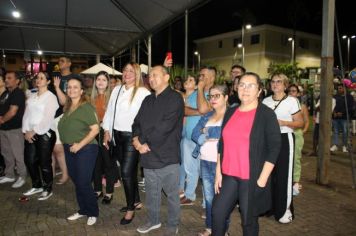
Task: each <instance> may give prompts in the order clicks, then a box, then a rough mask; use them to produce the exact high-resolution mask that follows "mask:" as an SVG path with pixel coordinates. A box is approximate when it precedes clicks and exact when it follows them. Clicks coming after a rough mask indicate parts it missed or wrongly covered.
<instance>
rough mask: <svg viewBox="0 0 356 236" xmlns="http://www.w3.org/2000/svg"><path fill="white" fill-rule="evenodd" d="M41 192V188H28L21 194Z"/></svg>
mask: <svg viewBox="0 0 356 236" xmlns="http://www.w3.org/2000/svg"><path fill="white" fill-rule="evenodd" d="M41 192H43V188H31V189H30V190H28V191H27V192H24V193H23V195H25V196H31V195H33V194H36V193H41Z"/></svg>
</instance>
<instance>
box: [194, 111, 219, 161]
mask: <svg viewBox="0 0 356 236" xmlns="http://www.w3.org/2000/svg"><path fill="white" fill-rule="evenodd" d="M213 114H214V111H211V112H208V113H207V114H205V115H203V116H202V117H201V118H200V120H199V122H198V124H197V125H196V126H195V128H194V129H193V133H192V140H193V141H194V142H195V143H196V144H197V145H196V146H195V148H194V151H193V153H192V156H193V157H194V158H197V157H199V154H200V147H201V146H202V145H203V144H204V143H205V142H206V140H208V139H219V138H220V134H221V126H209V127H206V128H207V131H206V132H204V133H203V132H202V130H203V129H204V128H205V125H206V123H208V120H209V118H210V117H211V116H212V115H213Z"/></svg>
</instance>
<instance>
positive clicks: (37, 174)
mask: <svg viewBox="0 0 356 236" xmlns="http://www.w3.org/2000/svg"><path fill="white" fill-rule="evenodd" d="M34 138H35V141H34V142H33V143H29V142H28V141H26V140H25V164H26V167H27V169H28V172H29V173H30V176H31V180H32V187H33V188H41V187H43V189H44V191H48V192H51V191H52V184H53V171H52V151H53V147H54V144H55V142H56V133H55V132H54V131H53V130H50V131H48V132H47V134H43V135H35V136H34ZM41 176H42V179H41Z"/></svg>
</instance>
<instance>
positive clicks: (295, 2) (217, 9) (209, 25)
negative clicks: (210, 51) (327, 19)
mask: <svg viewBox="0 0 356 236" xmlns="http://www.w3.org/2000/svg"><path fill="white" fill-rule="evenodd" d="M322 2H323V1H322V0H289V1H285V0H269V1H267V0H248V1H242V0H211V1H210V2H208V3H207V4H205V5H204V6H202V7H200V8H198V9H196V10H194V11H193V12H191V13H190V15H189V39H190V43H189V53H190V54H189V55H192V52H193V51H194V44H193V43H192V41H193V40H194V39H198V38H202V37H207V36H210V35H215V34H220V33H224V32H229V31H234V30H238V29H240V28H241V25H242V23H243V21H242V19H245V22H249V23H252V24H253V25H261V24H272V25H277V26H281V27H286V28H293V25H294V24H293V22H295V24H296V28H297V30H301V31H305V32H310V33H316V34H320V35H321V31H322ZM335 2H336V14H337V19H338V25H339V32H340V35H343V34H349V35H351V34H356V16H355V14H354V13H353V12H352V11H355V10H354V9H355V8H354V7H353V6H351V5H350V4H347V5H345V3H346V1H342V0H336V1H335ZM347 2H352V1H347ZM294 15H295V16H296V17H294V19H296V21H293V17H292V16H294ZM170 31H171V34H172V41H171V45H172V48H171V51H172V52H173V58H174V62H175V63H176V64H181V65H182V64H183V63H184V59H183V57H184V19H183V18H182V19H180V20H178V21H177V22H175V23H174V24H172V25H171V29H169V28H166V29H163V30H162V31H160V32H158V33H156V34H154V36H153V38H152V46H153V63H154V64H155V63H161V61H162V59H161V58H164V55H165V52H166V51H168V50H169V43H168V34H169V32H170ZM335 35H336V31H335ZM336 43H337V42H336V38H335V45H337V44H336ZM341 45H342V49H341V50H342V55H343V57H344V59H343V61H344V63H346V51H347V50H346V40H342V41H341ZM338 54H339V52H338V48H337V47H336V46H335V49H334V55H335V56H334V57H335V65H338V64H339V59H338ZM188 58H189V60H190V61H189V63H191V58H192V56H188ZM350 59H351V62H350V67H352V68H353V67H356V39H354V40H351V46H350Z"/></svg>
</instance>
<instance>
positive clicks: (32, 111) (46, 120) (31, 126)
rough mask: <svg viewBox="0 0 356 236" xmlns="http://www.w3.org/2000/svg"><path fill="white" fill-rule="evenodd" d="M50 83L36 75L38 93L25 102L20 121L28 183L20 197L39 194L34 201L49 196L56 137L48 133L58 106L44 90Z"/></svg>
mask: <svg viewBox="0 0 356 236" xmlns="http://www.w3.org/2000/svg"><path fill="white" fill-rule="evenodd" d="M50 82H51V80H50V78H49V77H48V75H47V74H45V73H44V72H40V73H38V75H37V77H36V86H37V88H38V92H36V93H34V94H32V95H31V96H30V97H29V98H28V99H27V101H26V109H25V113H24V116H23V120H22V132H23V133H24V134H25V164H26V166H27V168H28V171H29V173H30V176H31V180H32V188H31V189H30V190H28V191H27V192H25V193H24V195H25V196H30V195H33V194H36V193H40V192H42V194H41V195H40V197H39V198H38V200H46V199H48V198H49V197H51V196H52V183H53V171H52V151H53V147H54V144H55V142H56V134H55V132H54V131H53V130H52V126H53V124H54V116H55V113H56V110H57V109H58V107H59V105H58V102H57V98H56V96H55V95H54V94H53V93H52V92H50V91H49V90H48V85H49V84H50Z"/></svg>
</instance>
